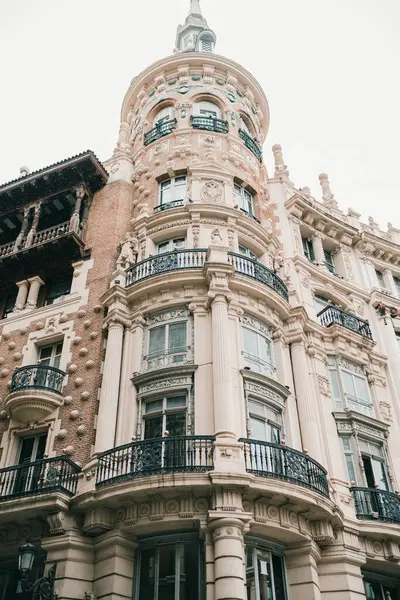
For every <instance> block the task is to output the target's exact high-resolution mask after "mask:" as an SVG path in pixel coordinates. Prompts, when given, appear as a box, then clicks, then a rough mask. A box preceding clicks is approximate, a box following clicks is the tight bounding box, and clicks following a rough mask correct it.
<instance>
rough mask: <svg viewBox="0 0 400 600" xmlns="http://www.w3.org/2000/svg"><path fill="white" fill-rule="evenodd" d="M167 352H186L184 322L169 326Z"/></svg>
mask: <svg viewBox="0 0 400 600" xmlns="http://www.w3.org/2000/svg"><path fill="white" fill-rule="evenodd" d="M168 350H169V351H170V352H171V351H179V350H180V351H184V350H186V322H184V323H172V324H171V325H170V326H169V332H168Z"/></svg>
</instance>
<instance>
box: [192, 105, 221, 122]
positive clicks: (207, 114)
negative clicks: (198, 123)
mask: <svg viewBox="0 0 400 600" xmlns="http://www.w3.org/2000/svg"><path fill="white" fill-rule="evenodd" d="M194 108H195V115H196V116H198V117H204V118H205V119H221V109H220V107H219V106H218V104H216V103H215V102H211V101H210V100H201V101H200V102H197V103H196V104H195V107H194Z"/></svg>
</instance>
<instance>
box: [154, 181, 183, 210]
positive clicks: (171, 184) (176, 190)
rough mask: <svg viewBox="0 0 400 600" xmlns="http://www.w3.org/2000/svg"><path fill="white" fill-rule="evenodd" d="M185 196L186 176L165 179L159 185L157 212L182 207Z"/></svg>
mask: <svg viewBox="0 0 400 600" xmlns="http://www.w3.org/2000/svg"><path fill="white" fill-rule="evenodd" d="M186 195H187V189H186V175H180V176H179V177H174V178H172V179H166V180H165V181H162V182H161V183H160V198H159V205H158V207H157V208H158V210H162V209H166V208H174V207H175V206H182V205H183V202H184V200H185V198H186Z"/></svg>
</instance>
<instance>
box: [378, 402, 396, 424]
mask: <svg viewBox="0 0 400 600" xmlns="http://www.w3.org/2000/svg"><path fill="white" fill-rule="evenodd" d="M379 408H380V410H381V415H382V419H383V420H384V421H386V423H392V421H393V417H392V407H391V406H390V404H389V403H388V402H383V401H381V402H380V403H379Z"/></svg>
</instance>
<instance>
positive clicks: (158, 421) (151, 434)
mask: <svg viewBox="0 0 400 600" xmlns="http://www.w3.org/2000/svg"><path fill="white" fill-rule="evenodd" d="M162 434H163V430H162V416H161V415H160V416H159V417H152V418H151V419H145V422H144V439H145V440H151V439H153V438H160V437H162Z"/></svg>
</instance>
